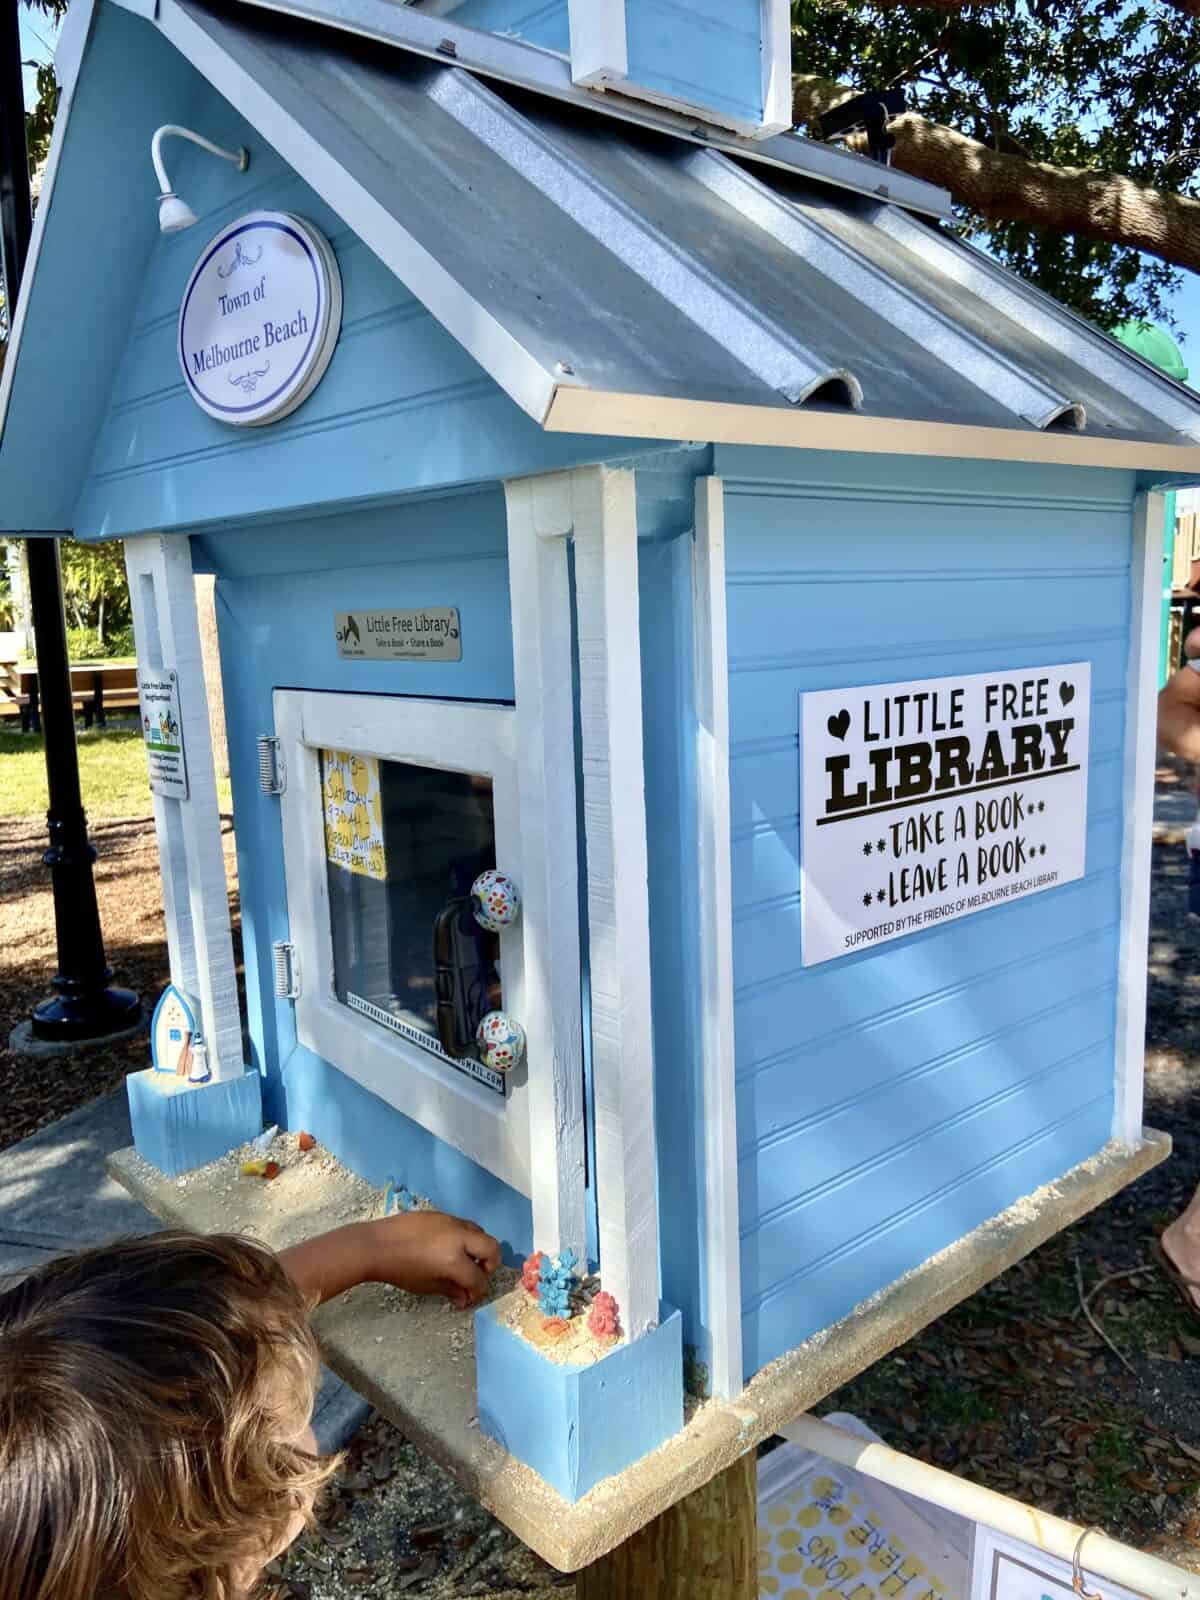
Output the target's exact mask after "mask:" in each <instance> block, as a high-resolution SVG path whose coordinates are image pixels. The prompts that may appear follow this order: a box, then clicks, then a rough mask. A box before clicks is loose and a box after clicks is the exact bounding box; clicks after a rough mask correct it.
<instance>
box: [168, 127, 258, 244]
mask: <svg viewBox="0 0 1200 1600" xmlns="http://www.w3.org/2000/svg"><path fill="white" fill-rule="evenodd" d="M167 138H174V139H190V140H191V142H192V143H193V144H197V145H199V146H200V148H201V150H207V151H208V153H209V155H211V156H220V158H221V160H222V161H228V162H229V163H230V164H231V165H232V166H235V167H236V168H237V169H238V171H239V172H245V170H246V168H247V167H248V166H249V165H250V152H249V151H248V150H247V149H245V148H244V147H243V148H242V149H239V150H224V149H222V147H221V146H220V145H219V144H213V142H212V140H211V139H205V138H203V137H202V136H201V135H200V134H198V133H193V132H192V130H191V129H190V128H181V127H180V126H179V124H178V123H175V122H166V123H164V124H163V126H162V127H161V128H159V129H158V130H157V132H156V133H155V135H154V138H153V139H152V140H151V141H150V159H151V160H152V161H153V162H154V173H155V176H156V177H157V179H158V187H159V191H160V193H159V197H158V225H159V227H160V228H161V229H162V231H163V233H182V231H183V230H184V228H190V227H191V226H192V224H193V223H194V222H195V221H196V213H195V212H194V211H193V210H192V208H191V206H189V205H188V203H187V201H186V200H181V199H180V198H179V196H178V195H177V194H176V193H175V191H174V189H172V187H171V180H170V178H168V177H167V169H166V168H165V167H164V166H163V157H162V143H163V140H164V139H167Z"/></svg>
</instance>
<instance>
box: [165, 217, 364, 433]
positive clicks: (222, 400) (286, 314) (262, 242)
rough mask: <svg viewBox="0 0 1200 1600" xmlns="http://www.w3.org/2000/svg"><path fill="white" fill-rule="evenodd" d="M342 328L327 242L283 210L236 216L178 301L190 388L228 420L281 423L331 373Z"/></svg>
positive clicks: (181, 358) (335, 267) (204, 404)
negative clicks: (330, 366)
mask: <svg viewBox="0 0 1200 1600" xmlns="http://www.w3.org/2000/svg"><path fill="white" fill-rule="evenodd" d="M341 325H342V280H341V275H340V273H339V272H338V265H337V260H336V258H335V256H334V254H333V251H332V249H331V248H330V246H329V242H328V240H326V239H325V238H324V237H323V236H322V235H321V234H320V233H318V232H317V230H316V229H315V228H314V227H312V226H311V225H310V224H309V223H307V222H302V221H301V220H300V218H299V217H292V216H288V215H286V214H285V213H283V212H279V211H252V212H250V213H249V214H248V215H247V216H244V217H238V218H237V220H236V221H234V222H231V223H229V225H228V226H227V227H225V228H222V229H221V231H220V233H218V234H217V236H216V238H215V239H210V240H209V242H208V244H207V245H206V246H205V249H204V251H203V253H202V255H201V257H200V259H199V261H197V263H196V265H195V268H194V269H193V271H192V275H191V277H190V278H189V279H188V286H187V289H186V290H185V292H184V296H183V303H182V304H181V306H180V308H179V361H180V365H181V366H182V367H183V376H184V381H185V382H186V384H187V387H188V393H189V394H190V395H191V397H192V399H193V400H194V401H195V402H196V404H197V405H198V406H199V407H200V409H201V410H202V411H207V413H208V415H209V416H210V417H216V418H218V419H219V420H220V421H221V422H231V423H234V424H235V425H237V426H239V427H243V428H245V427H259V426H261V425H262V424H263V423H266V422H278V420H279V419H280V417H286V416H287V415H288V413H289V412H291V411H294V410H295V409H296V407H297V406H299V405H302V404H303V403H304V401H305V400H307V399H308V397H309V395H310V394H311V393H312V392H313V390H314V389H315V388H316V386H317V384H318V383H320V381H321V379H322V377H324V375H325V369H326V367H327V366H328V365H329V361H330V358H331V356H332V355H333V350H334V346H335V345H336V344H337V338H338V334H339V332H340V331H341Z"/></svg>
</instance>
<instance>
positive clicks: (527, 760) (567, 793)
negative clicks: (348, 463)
mask: <svg viewBox="0 0 1200 1600" xmlns="http://www.w3.org/2000/svg"><path fill="white" fill-rule="evenodd" d="M504 493H505V501H506V505H507V513H508V575H509V589H510V592H511V596H512V638H513V676H514V680H515V685H516V724H517V750H518V756H519V759H518V769H517V784H518V788H519V791H520V797H521V839H522V857H523V861H524V876H523V878H522V881H521V885H520V887H521V897H522V906H523V910H522V913H521V925H522V929H523V933H524V940H525V993H526V997H527V1001H526V1014H525V1016H524V1017H523V1018H522V1021H523V1023H524V1025H525V1030H526V1033H527V1035H528V1040H529V1058H530V1062H531V1067H530V1073H529V1090H528V1093H529V1145H530V1151H531V1156H532V1159H531V1160H530V1170H529V1182H530V1200H531V1203H532V1207H533V1248H534V1249H535V1250H544V1251H546V1252H547V1253H548V1254H550V1255H558V1254H561V1252H562V1251H564V1250H568V1249H569V1250H573V1251H574V1252H575V1254H576V1257H577V1258H578V1260H580V1261H584V1260H585V1259H586V1256H587V1229H586V1204H585V1198H586V1197H585V1191H586V1152H585V1142H586V1129H585V1117H584V1103H583V1021H582V997H581V981H580V971H581V960H582V958H581V955H580V935H579V871H578V861H579V841H578V824H577V817H576V796H575V707H574V695H573V688H572V640H571V596H570V580H569V576H568V571H567V547H566V540H565V539H543V538H541V537H539V533H538V526H537V516H536V511H535V502H536V498H537V489H536V487H535V483H534V482H533V481H532V480H529V479H524V480H518V481H516V482H512V483H506V484H505V486H504Z"/></svg>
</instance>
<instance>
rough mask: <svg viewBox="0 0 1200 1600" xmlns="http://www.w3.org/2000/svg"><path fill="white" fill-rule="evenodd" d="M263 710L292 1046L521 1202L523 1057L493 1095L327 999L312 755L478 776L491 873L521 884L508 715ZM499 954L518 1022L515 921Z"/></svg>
mask: <svg viewBox="0 0 1200 1600" xmlns="http://www.w3.org/2000/svg"><path fill="white" fill-rule="evenodd" d="M274 704H275V734H276V737H277V738H278V739H279V742H280V747H281V750H282V754H283V759H284V770H285V772H286V775H287V777H286V786H285V788H284V791H283V794H282V795H281V797H280V808H281V816H282V825H283V853H284V879H285V884H286V888H287V911H288V926H289V930H290V937H291V940H292V943H293V945H294V946H295V948H296V952H297V954H298V957H299V966H300V994H299V996H298V998H297V999H296V1001H295V1008H296V1037H297V1038H298V1039H299V1041H300V1043H301V1044H303V1045H306V1046H307V1047H308V1048H309V1049H310V1050H314V1051H315V1052H316V1053H317V1054H318V1055H319V1056H322V1057H323V1058H324V1059H325V1060H326V1061H329V1062H332V1064H333V1065H334V1066H335V1067H337V1068H338V1070H339V1071H340V1072H344V1073H345V1074H346V1076H347V1077H349V1078H353V1079H354V1080H355V1081H356V1082H357V1083H361V1084H362V1085H363V1086H364V1087H365V1088H367V1089H369V1090H370V1091H371V1093H372V1094H376V1095H378V1096H379V1098H380V1099H381V1100H384V1101H386V1102H387V1103H388V1104H389V1105H393V1106H396V1107H397V1109H398V1110H400V1111H403V1112H404V1114H405V1115H406V1116H408V1117H411V1118H412V1119H413V1121H414V1122H418V1123H420V1125H421V1126H422V1127H423V1128H426V1129H428V1130H429V1132H430V1133H432V1134H434V1135H435V1136H436V1137H437V1138H439V1139H441V1140H442V1141H443V1142H444V1143H446V1144H448V1145H451V1146H453V1148H454V1149H456V1150H460V1151H461V1152H462V1153H463V1155H465V1156H467V1157H469V1159H470V1160H472V1161H474V1162H476V1163H478V1165H480V1166H481V1167H485V1168H486V1169H487V1170H488V1171H489V1172H492V1173H494V1174H495V1175H496V1177H498V1178H501V1179H503V1181H504V1182H505V1183H507V1184H509V1185H510V1186H511V1187H512V1188H514V1189H516V1190H518V1191H519V1192H520V1193H521V1194H526V1195H527V1194H529V1192H530V1177H529V1116H528V1093H527V1085H528V1076H529V1072H530V1070H531V1061H530V1059H529V1058H527V1059H526V1060H525V1061H523V1062H521V1063H520V1065H518V1066H517V1067H515V1068H514V1069H513V1070H512V1072H511V1073H510V1074H509V1082H508V1086H507V1088H508V1092H507V1095H506V1096H505V1097H503V1098H502V1097H501V1096H500V1095H498V1094H495V1093H494V1092H493V1091H492V1090H491V1089H488V1088H485V1087H484V1086H483V1085H481V1084H478V1083H475V1082H474V1081H472V1079H471V1078H469V1077H468V1076H467V1075H466V1074H465V1073H462V1072H459V1071H458V1070H457V1069H456V1068H455V1067H453V1066H451V1065H449V1064H447V1063H444V1062H441V1061H439V1060H438V1059H437V1058H436V1056H434V1055H433V1054H431V1053H430V1052H429V1051H427V1050H424V1049H422V1047H421V1046H420V1045H419V1044H413V1043H409V1041H408V1040H407V1039H405V1038H404V1037H402V1036H401V1035H399V1034H393V1033H390V1032H389V1031H387V1030H386V1029H384V1028H382V1027H380V1025H379V1024H378V1023H375V1022H372V1021H371V1020H370V1019H369V1018H367V1017H365V1016H360V1015H359V1014H358V1013H357V1012H355V1011H352V1010H351V1009H350V1007H349V1006H345V1005H342V1004H341V1003H340V1002H339V1001H338V999H337V998H336V996H335V993H334V972H333V937H332V926H331V920H330V908H329V881H328V867H327V863H326V857H325V828H324V802H323V797H322V791H321V773H320V757H319V751H320V750H321V749H334V750H349V751H353V752H354V753H356V754H358V755H364V756H374V757H376V758H377V759H379V760H383V761H404V762H409V763H412V764H414V765H418V766H428V767H440V768H443V769H445V770H448V771H455V772H473V773H484V774H487V775H488V776H489V777H490V778H491V779H492V806H493V812H494V817H495V826H496V853H497V863H496V864H497V866H499V867H500V869H501V870H502V871H505V872H508V873H509V874H510V875H511V876H512V878H513V879H514V880H515V881H516V883H517V885H518V886H520V884H521V882H522V878H523V864H522V854H521V850H522V839H521V829H520V824H519V820H518V819H519V800H518V794H517V778H516V751H517V737H516V716H515V713H514V711H513V709H512V707H511V706H502V705H481V704H475V703H471V702H466V701H452V700H417V699H408V698H403V697H398V696H392V695H376V694H352V693H342V692H333V691H330V692H324V691H317V690H305V689H277V690H276V691H275V697H274ZM500 955H501V970H502V972H503V996H504V1008H505V1010H507V1011H511V1013H512V1014H513V1015H514V1016H515V1017H516V1018H517V1020H518V1021H523V1018H524V1016H525V1013H526V1000H525V976H524V973H525V965H524V941H523V938H522V933H521V924H520V922H518V923H517V924H516V926H515V927H512V928H509V929H506V930H505V932H504V933H502V934H501V935H500ZM368 998H369V997H368ZM535 1070H536V1069H535Z"/></svg>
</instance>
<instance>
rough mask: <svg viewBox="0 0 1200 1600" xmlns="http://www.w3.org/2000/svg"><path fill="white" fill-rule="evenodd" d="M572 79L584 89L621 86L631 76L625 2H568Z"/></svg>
mask: <svg viewBox="0 0 1200 1600" xmlns="http://www.w3.org/2000/svg"><path fill="white" fill-rule="evenodd" d="M567 16H568V21H569V24H570V30H571V79H572V81H573V82H574V83H577V84H579V85H581V86H582V87H584V88H600V87H602V86H603V85H604V84H606V83H620V82H621V81H622V80H623V79H624V78H625V77H627V76H628V73H629V46H628V42H627V38H626V31H625V0H567Z"/></svg>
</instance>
